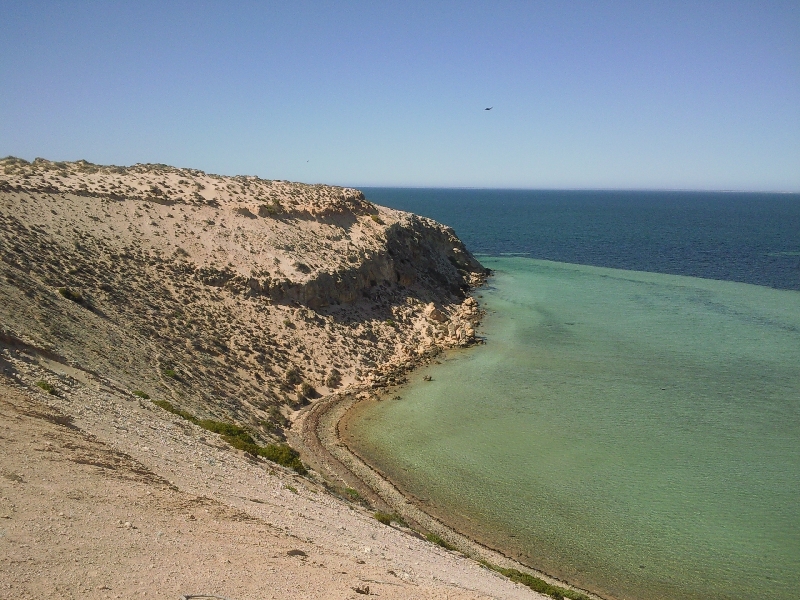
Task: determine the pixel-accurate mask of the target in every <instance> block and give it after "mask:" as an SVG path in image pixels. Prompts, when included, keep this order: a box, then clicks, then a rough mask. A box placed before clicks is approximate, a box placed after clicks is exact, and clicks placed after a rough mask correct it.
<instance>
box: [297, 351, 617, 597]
mask: <svg viewBox="0 0 800 600" xmlns="http://www.w3.org/2000/svg"><path fill="white" fill-rule="evenodd" d="M447 350H448V351H451V350H464V351H466V350H468V348H452V349H447ZM431 362H432V358H431V359H428V360H426V361H425V362H424V363H419V362H416V361H410V362H409V363H408V364H407V365H404V368H405V371H406V373H409V372H411V371H414V370H417V369H419V367H422V366H429V365H430V364H431ZM406 385H407V384H406ZM398 387H399V386H391V387H385V388H382V389H377V390H376V389H375V388H374V387H373V386H371V385H359V386H352V387H349V388H348V389H345V390H342V391H340V392H337V393H334V394H330V395H328V396H325V397H323V398H321V399H319V400H317V401H316V402H314V403H313V404H311V405H310V406H307V407H305V408H304V409H302V410H301V411H300V412H299V413H298V414H297V416H296V417H295V419H294V421H293V423H292V427H291V430H290V431H289V432H287V433H288V434H289V436H288V437H289V441H290V443H291V444H292V446H293V447H295V448H297V449H298V450H299V451H300V452H301V455H302V458H303V460H304V462H306V463H307V464H309V465H310V466H311V467H312V469H313V470H314V471H316V472H317V473H318V474H319V475H320V476H321V477H322V478H323V479H324V480H325V482H326V483H328V484H329V485H332V486H334V487H341V486H344V488H345V489H348V488H349V489H351V490H355V491H356V492H357V493H358V495H359V496H360V497H361V498H363V499H364V500H365V501H366V502H367V503H368V504H369V506H370V508H372V509H375V510H379V511H386V512H390V513H395V514H397V515H399V516H400V517H401V518H402V519H403V520H404V521H405V522H406V523H408V525H409V528H410V529H411V533H413V534H415V535H417V536H419V537H423V536H422V535H421V533H420V531H419V530H420V529H421V530H422V531H423V532H429V533H433V534H435V535H436V536H438V537H439V538H441V539H442V540H444V541H445V542H446V543H447V544H449V545H451V546H452V547H453V548H455V550H456V551H458V552H459V553H461V554H463V555H464V556H466V557H468V558H470V559H472V560H474V561H476V562H479V563H488V564H492V565H497V566H499V567H502V568H505V569H516V570H518V571H521V572H524V573H528V574H530V575H533V576H534V577H537V578H539V579H542V580H543V581H545V582H547V583H548V584H550V585H555V586H559V587H562V588H567V589H570V590H573V591H576V592H580V593H582V594H585V595H587V596H588V597H590V598H592V599H593V600H613V598H611V597H609V596H600V595H598V594H596V593H595V592H592V591H590V590H587V589H585V588H581V587H578V586H575V585H573V584H571V583H570V582H568V581H565V580H563V579H559V578H558V577H555V576H552V575H549V574H548V573H546V572H544V571H540V570H538V569H536V568H535V567H532V566H529V565H527V564H525V563H523V562H521V561H520V560H519V559H517V558H515V557H514V556H509V554H507V553H506V552H505V551H503V550H502V549H500V548H496V547H494V546H493V545H491V544H490V543H487V542H484V541H481V540H480V539H478V536H477V535H474V534H471V533H469V532H466V531H464V530H463V529H464V528H457V527H456V526H453V525H449V524H448V523H446V522H445V518H443V517H441V516H439V515H438V514H437V511H435V510H431V508H430V507H426V506H425V502H424V501H423V500H422V499H420V498H417V497H416V496H414V495H413V494H411V493H408V492H403V491H402V490H401V488H400V486H399V485H398V484H397V483H396V482H394V481H392V480H391V479H390V478H389V477H388V476H387V475H386V474H385V473H383V472H382V471H380V470H379V469H377V468H376V467H374V466H372V465H371V464H369V462H368V461H367V460H366V459H365V458H364V457H362V456H361V455H360V454H358V453H357V452H356V451H354V450H353V449H352V448H350V447H349V446H348V445H347V443H346V441H345V439H344V436H343V435H342V426H344V428H346V427H347V420H348V419H350V418H352V415H353V412H354V409H355V408H356V407H357V406H358V405H359V404H362V403H363V402H370V401H373V402H375V401H380V399H381V397H383V396H386V395H387V394H390V393H391V391H392V390H394V389H396V388H398Z"/></svg>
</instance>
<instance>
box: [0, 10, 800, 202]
mask: <svg viewBox="0 0 800 600" xmlns="http://www.w3.org/2000/svg"><path fill="white" fill-rule="evenodd" d="M487 106H493V107H494V109H493V110H491V111H485V110H484V108H485V107H487ZM8 154H12V155H15V156H21V157H23V158H27V159H33V158H34V157H36V156H42V157H45V158H50V159H53V160H75V159H80V158H85V159H87V160H90V161H92V162H97V163H103V164H109V163H110V164H124V165H127V164H133V163H136V162H161V163H168V164H172V165H177V166H188V167H196V168H200V169H203V170H206V171H209V172H215V173H222V174H254V175H260V176H262V177H267V178H273V179H291V180H297V181H306V182H325V183H334V184H345V185H364V186H366V185H401V186H476V187H524V188H670V189H674V188H683V189H686V188H691V189H747V190H792V191H798V190H800V2H798V0H791V1H787V2H769V1H766V2H736V1H733V0H731V1H720V2H703V1H688V2H680V1H668V0H665V1H663V2H652V3H651V2H646V1H633V2H569V1H564V2H562V1H554V2H452V3H448V2H430V1H425V2H418V3H416V2H408V1H406V2H397V3H391V4H390V3H388V2H349V3H348V2H297V1H292V2H274V3H271V2H248V3H245V2H231V3H222V2H219V3H209V2H172V1H170V2H158V3H156V2H152V3H151V2H144V1H138V2H111V1H104V2H79V1H71V2H63V3H59V2H35V1H26V2H11V1H8V0H6V1H3V2H2V3H0V155H3V156H5V155H8Z"/></svg>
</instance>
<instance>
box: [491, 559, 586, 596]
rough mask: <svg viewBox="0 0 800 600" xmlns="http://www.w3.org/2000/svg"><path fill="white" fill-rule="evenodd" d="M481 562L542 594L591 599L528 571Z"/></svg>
mask: <svg viewBox="0 0 800 600" xmlns="http://www.w3.org/2000/svg"><path fill="white" fill-rule="evenodd" d="M480 563H481V564H482V565H483V566H484V567H486V568H487V569H491V570H492V571H497V572H498V573H500V574H501V575H504V576H506V577H508V578H509V579H510V580H511V581H513V582H515V583H521V584H522V585H524V586H527V587H529V588H531V589H532V590H533V591H535V592H539V593H540V594H546V595H547V596H550V597H551V598H554V599H555V600H564V598H567V599H568V600H590V598H589V596H587V595H586V594H583V593H581V592H576V591H575V590H570V589H567V588H563V587H560V586H557V585H552V584H550V583H547V582H546V581H545V580H544V579H541V578H539V577H535V576H533V575H530V574H528V573H523V572H522V571H519V570H518V569H505V568H503V567H498V566H497V565H493V564H491V563H488V562H486V561H483V560H482V561H480Z"/></svg>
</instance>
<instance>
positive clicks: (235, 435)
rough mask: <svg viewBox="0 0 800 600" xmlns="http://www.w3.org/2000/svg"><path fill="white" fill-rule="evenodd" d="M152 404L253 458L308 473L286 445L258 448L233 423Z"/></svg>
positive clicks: (160, 403) (163, 402)
mask: <svg viewBox="0 0 800 600" xmlns="http://www.w3.org/2000/svg"><path fill="white" fill-rule="evenodd" d="M153 404H155V405H156V406H159V407H161V408H163V409H164V410H166V411H167V412H171V413H172V414H174V415H178V416H179V417H182V418H184V419H186V420H187V421H190V422H192V423H194V424H195V425H197V426H199V427H202V428H203V429H205V430H206V431H211V432H212V433H216V434H219V435H220V437H222V439H223V440H225V441H226V442H228V444H230V445H231V446H233V447H234V448H236V449H237V450H243V451H245V452H247V453H248V454H252V455H253V456H261V457H263V458H266V459H267V460H271V461H272V462H275V463H278V464H279V465H283V466H284V467H288V468H290V469H293V470H294V471H296V472H297V473H300V475H305V474H306V473H307V472H308V471H307V469H306V467H305V465H304V464H303V463H302V462H301V461H300V454H299V453H298V452H297V450H295V449H294V448H292V447H291V446H289V445H288V444H267V445H266V446H259V445H258V444H257V443H256V441H255V440H254V439H253V437H252V436H251V435H250V433H249V432H248V431H247V430H246V429H244V428H242V427H239V426H238V425H234V424H233V423H226V422H224V421H214V420H213V419H198V418H197V417H195V416H194V415H192V414H191V413H189V412H187V411H185V410H181V409H179V408H176V407H175V406H173V405H172V403H171V402H167V401H166V400H154V401H153Z"/></svg>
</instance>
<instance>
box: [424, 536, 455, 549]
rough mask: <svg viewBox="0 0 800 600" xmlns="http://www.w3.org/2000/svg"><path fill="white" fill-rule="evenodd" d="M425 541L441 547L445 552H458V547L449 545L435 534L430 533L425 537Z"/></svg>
mask: <svg viewBox="0 0 800 600" xmlns="http://www.w3.org/2000/svg"><path fill="white" fill-rule="evenodd" d="M425 539H426V540H428V541H429V542H430V543H431V544H436V545H437V546H441V547H442V548H444V549H445V550H453V551H455V550H456V547H455V546H453V545H452V544H450V543H448V542H447V540H445V539H443V538H442V537H440V536H438V535H436V534H435V533H432V532H431V533H429V534H428V535H426V536H425Z"/></svg>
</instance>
